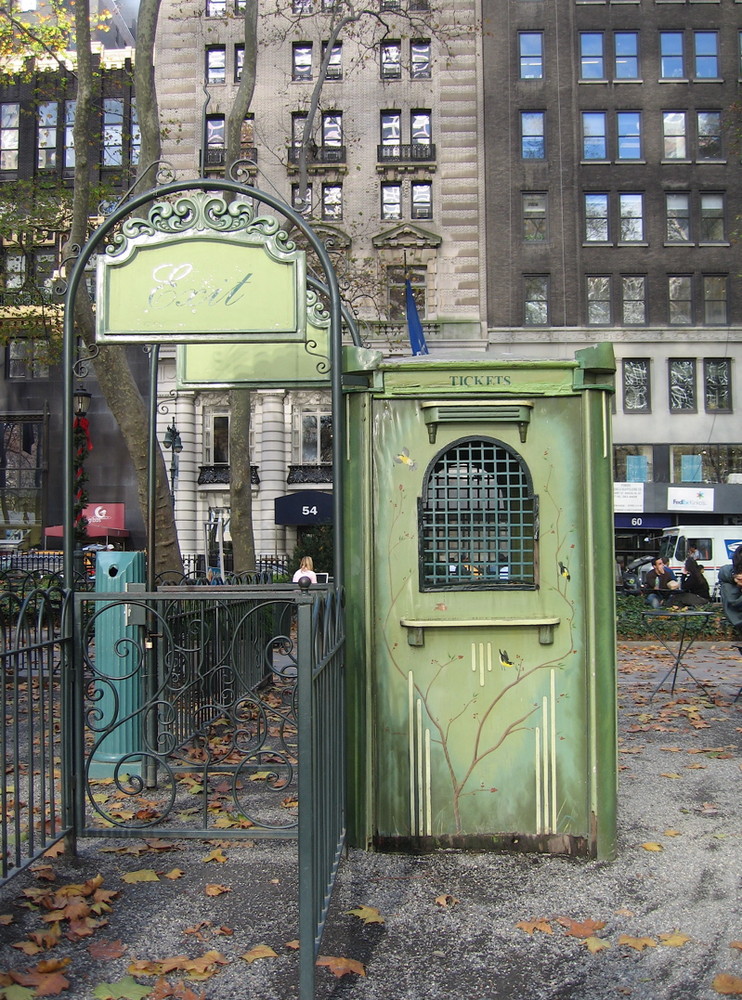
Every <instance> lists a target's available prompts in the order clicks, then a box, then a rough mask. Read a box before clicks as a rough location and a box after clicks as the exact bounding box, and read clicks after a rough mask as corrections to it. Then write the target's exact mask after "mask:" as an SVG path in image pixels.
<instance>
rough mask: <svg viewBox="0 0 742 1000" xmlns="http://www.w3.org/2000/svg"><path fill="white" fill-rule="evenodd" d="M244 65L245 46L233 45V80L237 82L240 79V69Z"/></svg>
mask: <svg viewBox="0 0 742 1000" xmlns="http://www.w3.org/2000/svg"><path fill="white" fill-rule="evenodd" d="M244 66H245V46H244V45H235V47H234V82H235V83H239V82H240V80H241V79H242V70H243V69H244Z"/></svg>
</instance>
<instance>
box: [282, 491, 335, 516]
mask: <svg viewBox="0 0 742 1000" xmlns="http://www.w3.org/2000/svg"><path fill="white" fill-rule="evenodd" d="M274 503H275V505H276V517H275V521H276V524H332V493H322V492H321V491H320V490H298V491H297V492H296V493H287V494H286V496H285V497H276V499H275V501H274Z"/></svg>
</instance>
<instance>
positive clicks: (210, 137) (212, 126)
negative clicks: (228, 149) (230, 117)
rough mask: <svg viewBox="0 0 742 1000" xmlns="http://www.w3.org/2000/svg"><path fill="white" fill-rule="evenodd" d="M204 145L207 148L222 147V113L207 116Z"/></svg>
mask: <svg viewBox="0 0 742 1000" xmlns="http://www.w3.org/2000/svg"><path fill="white" fill-rule="evenodd" d="M206 146H207V147H208V149H224V115H208V116H207V118H206Z"/></svg>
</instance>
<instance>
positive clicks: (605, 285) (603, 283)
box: [587, 274, 611, 326]
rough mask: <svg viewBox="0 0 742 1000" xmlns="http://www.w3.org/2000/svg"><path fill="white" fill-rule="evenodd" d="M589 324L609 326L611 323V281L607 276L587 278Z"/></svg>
mask: <svg viewBox="0 0 742 1000" xmlns="http://www.w3.org/2000/svg"><path fill="white" fill-rule="evenodd" d="M587 322H588V324H589V325H590V326H608V325H610V322H611V279H610V277H609V276H608V275H607V274H600V275H591V276H588V278H587Z"/></svg>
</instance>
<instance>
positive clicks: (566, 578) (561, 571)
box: [559, 562, 572, 581]
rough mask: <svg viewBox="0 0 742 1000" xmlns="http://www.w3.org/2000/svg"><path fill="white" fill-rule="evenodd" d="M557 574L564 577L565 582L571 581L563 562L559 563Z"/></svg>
mask: <svg viewBox="0 0 742 1000" xmlns="http://www.w3.org/2000/svg"><path fill="white" fill-rule="evenodd" d="M559 572H560V573H561V575H562V576H563V577H564V579H565V580H567V581H569V580H571V579H572V577H571V576H570V575H569V570H568V569H567V567H566V566H565V565H564V563H563V562H560V563H559Z"/></svg>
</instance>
